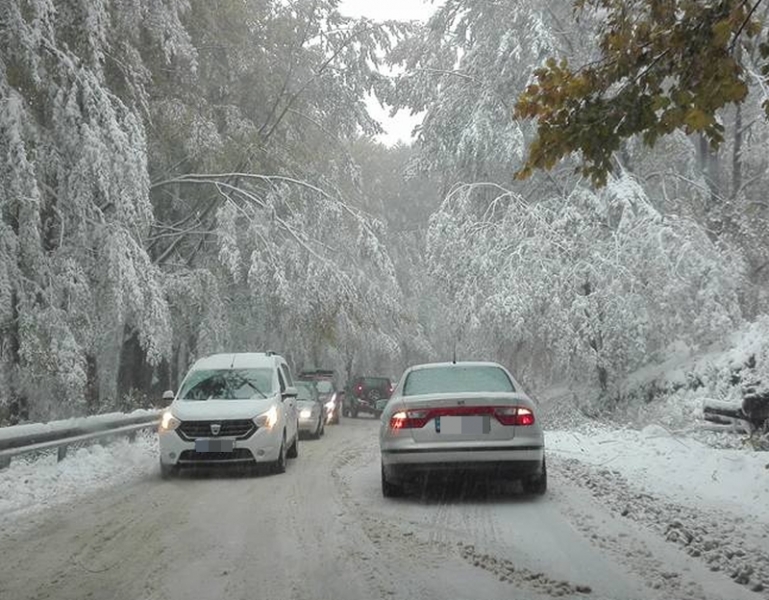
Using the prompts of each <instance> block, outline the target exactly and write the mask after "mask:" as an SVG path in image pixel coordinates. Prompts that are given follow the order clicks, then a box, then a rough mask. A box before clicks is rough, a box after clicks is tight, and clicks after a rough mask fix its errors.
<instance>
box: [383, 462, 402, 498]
mask: <svg viewBox="0 0 769 600" xmlns="http://www.w3.org/2000/svg"><path fill="white" fill-rule="evenodd" d="M382 496H384V497H385V498H398V497H400V496H403V486H402V485H398V484H396V483H393V482H392V481H390V480H388V479H387V476H386V475H385V469H384V465H382Z"/></svg>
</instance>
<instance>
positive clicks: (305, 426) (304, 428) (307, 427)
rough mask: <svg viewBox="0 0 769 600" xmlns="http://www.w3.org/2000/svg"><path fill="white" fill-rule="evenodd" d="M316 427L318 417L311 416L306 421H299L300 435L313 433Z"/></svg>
mask: <svg viewBox="0 0 769 600" xmlns="http://www.w3.org/2000/svg"><path fill="white" fill-rule="evenodd" d="M317 427H318V415H316V414H315V415H312V416H311V417H308V418H306V419H299V431H301V432H302V433H309V432H313V433H314V432H315V429H316V428H317Z"/></svg>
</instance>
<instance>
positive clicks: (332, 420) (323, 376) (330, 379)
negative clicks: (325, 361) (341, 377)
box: [297, 369, 344, 425]
mask: <svg viewBox="0 0 769 600" xmlns="http://www.w3.org/2000/svg"><path fill="white" fill-rule="evenodd" d="M297 379H298V380H299V381H311V382H313V383H314V384H315V388H316V389H317V390H318V395H319V396H320V399H321V401H322V402H323V404H324V405H325V407H326V414H327V417H326V423H328V424H329V425H331V424H333V425H338V424H339V421H340V420H341V418H342V400H343V398H344V392H343V391H341V390H339V389H338V388H337V386H336V385H335V383H334V380H335V376H334V371H331V370H328V369H317V370H315V371H302V372H301V373H300V374H299V377H298V378H297Z"/></svg>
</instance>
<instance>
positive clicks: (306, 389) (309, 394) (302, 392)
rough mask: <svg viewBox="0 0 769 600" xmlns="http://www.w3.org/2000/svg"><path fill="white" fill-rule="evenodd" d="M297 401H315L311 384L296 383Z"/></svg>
mask: <svg viewBox="0 0 769 600" xmlns="http://www.w3.org/2000/svg"><path fill="white" fill-rule="evenodd" d="M296 391H297V396H296V398H297V400H315V394H313V388H312V384H311V383H304V382H301V381H300V382H297V384H296Z"/></svg>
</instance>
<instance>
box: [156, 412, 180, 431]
mask: <svg viewBox="0 0 769 600" xmlns="http://www.w3.org/2000/svg"><path fill="white" fill-rule="evenodd" d="M181 424H182V422H181V421H180V420H179V419H177V418H176V417H175V416H174V415H173V413H172V412H171V411H170V410H167V411H166V412H164V413H163V416H162V417H161V419H160V427H158V431H160V432H163V431H173V430H174V429H176V428H177V427H179V425H181Z"/></svg>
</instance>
